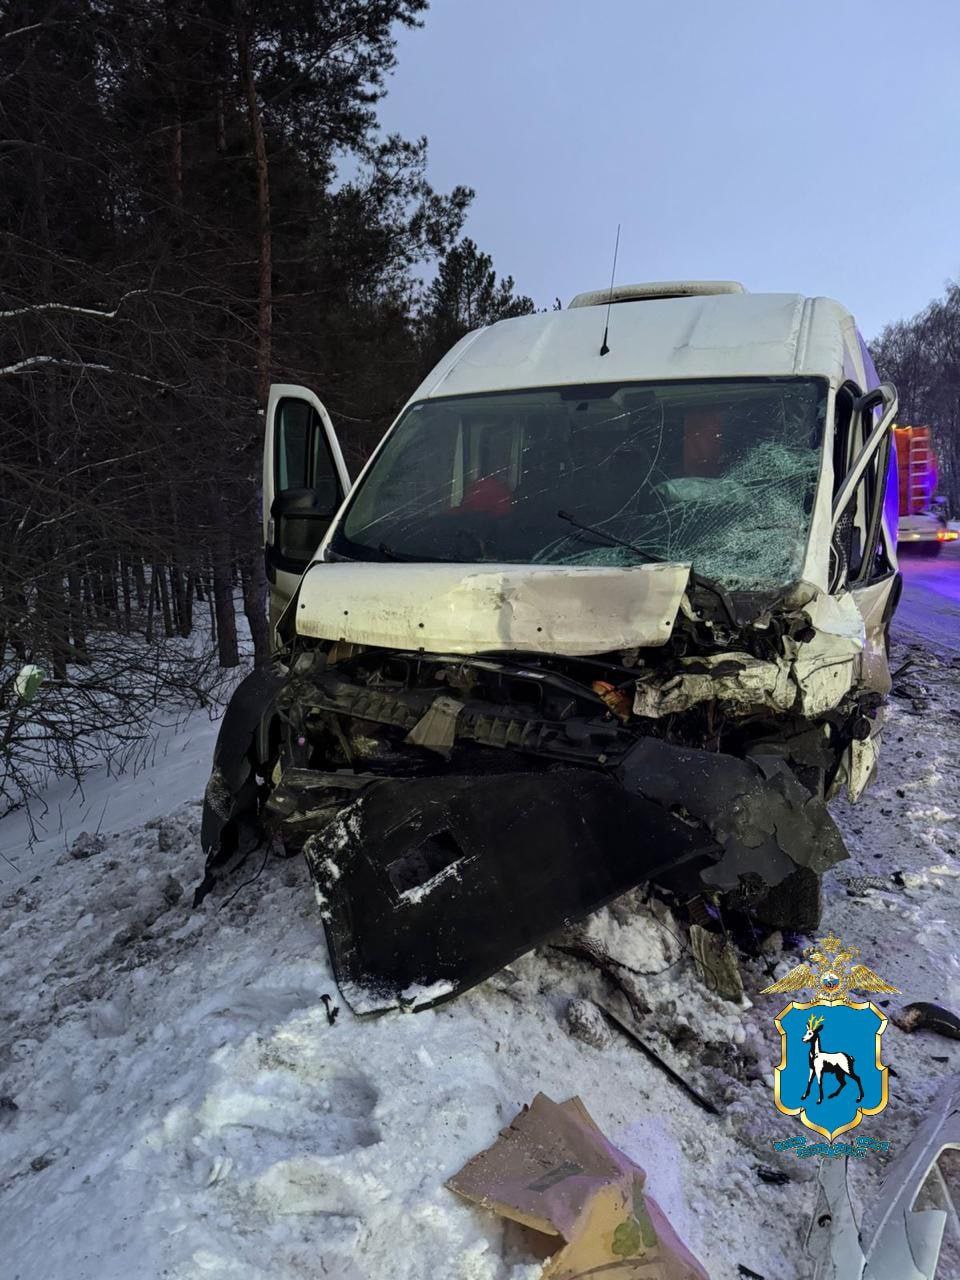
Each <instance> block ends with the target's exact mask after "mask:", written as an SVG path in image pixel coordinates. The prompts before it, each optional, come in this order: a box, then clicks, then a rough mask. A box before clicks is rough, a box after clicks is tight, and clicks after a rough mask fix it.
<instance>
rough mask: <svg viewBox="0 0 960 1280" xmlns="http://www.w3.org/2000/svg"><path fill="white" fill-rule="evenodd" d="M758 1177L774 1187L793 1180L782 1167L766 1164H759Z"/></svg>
mask: <svg viewBox="0 0 960 1280" xmlns="http://www.w3.org/2000/svg"><path fill="white" fill-rule="evenodd" d="M757 1177H758V1178H759V1179H760V1181H761V1182H766V1183H768V1184H769V1185H770V1186H772V1187H782V1186H784V1185H785V1184H786V1183H788V1182H790V1181H791V1179H790V1175H789V1174H788V1173H784V1172H783V1171H782V1170H780V1169H771V1168H769V1167H768V1166H767V1165H765V1164H758V1165H757Z"/></svg>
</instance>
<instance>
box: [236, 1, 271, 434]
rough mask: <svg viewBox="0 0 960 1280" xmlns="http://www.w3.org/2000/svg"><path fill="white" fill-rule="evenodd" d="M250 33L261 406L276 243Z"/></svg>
mask: <svg viewBox="0 0 960 1280" xmlns="http://www.w3.org/2000/svg"><path fill="white" fill-rule="evenodd" d="M250 44H251V34H250V30H249V28H248V27H247V26H246V25H243V26H241V27H240V30H239V32H238V36H237V56H238V61H239V67H240V82H241V85H242V86H243V93H244V97H245V98H246V101H247V118H248V120H249V123H250V137H251V139H252V141H253V156H254V162H255V165H256V172H257V256H258V261H259V273H258V279H257V387H256V394H257V404H258V405H259V406H260V408H261V409H262V408H263V407H264V406H265V405H266V403H267V394H268V392H269V389H270V364H271V359H272V353H271V345H272V341H273V283H272V277H273V244H272V236H271V228H270V168H269V163H268V160H267V140H266V136H265V134H264V130H263V120H262V119H261V116H260V104H259V103H258V101H257V86H256V82H255V80H254V75H253V66H252V64H251V61H250Z"/></svg>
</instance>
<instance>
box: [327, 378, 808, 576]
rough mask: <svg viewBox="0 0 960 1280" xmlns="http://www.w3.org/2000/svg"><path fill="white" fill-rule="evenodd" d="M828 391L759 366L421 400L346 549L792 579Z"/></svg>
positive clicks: (378, 465)
mask: <svg viewBox="0 0 960 1280" xmlns="http://www.w3.org/2000/svg"><path fill="white" fill-rule="evenodd" d="M826 398H827V384H826V383H825V382H822V381H819V380H816V379H810V378H762V379H761V378H757V379H750V380H743V381H732V380H722V381H710V382H673V383H662V384H651V383H626V384H620V385H606V386H601V385H596V384H591V385H586V386H573V387H546V388H537V389H531V390H522V391H504V392H498V393H493V394H483V395H473V396H463V397H458V398H449V399H440V398H438V399H434V400H423V401H419V402H418V403H416V404H413V405H411V406H410V408H409V409H408V410H407V411H406V413H405V414H404V416H403V418H402V419H401V421H400V422H399V424H398V425H397V427H396V429H395V431H394V432H393V433H392V435H391V436H390V438H389V440H388V441H387V442H386V444H385V446H384V448H383V450H382V452H381V453H380V455H379V456H378V458H377V459H376V462H375V463H374V465H373V466H372V467H371V469H370V471H369V472H368V473H367V476H366V477H365V479H364V481H363V483H362V484H361V485H360V486H359V487H358V490H357V493H356V495H355V496H354V498H353V501H352V502H351V504H350V506H349V508H348V510H347V513H346V516H345V519H344V520H343V522H342V523H341V525H340V527H339V529H338V531H337V534H336V536H335V538H334V540H333V543H332V550H333V551H334V552H335V553H337V554H341V555H346V556H350V557H353V558H362V559H378V560H446V561H455V562H458V563H497V562H499V563H513V564H577V565H616V566H625V565H635V564H641V563H644V562H645V561H649V560H652V559H656V560H672V561H684V562H686V561H691V562H692V563H693V567H694V569H695V570H696V571H697V572H698V573H700V574H701V575H702V576H704V577H708V578H712V579H714V580H716V581H718V582H722V583H723V584H725V585H726V586H728V587H730V588H731V589H735V590H736V589H741V590H762V589H768V588H771V587H777V586H781V585H783V584H785V583H787V582H790V581H791V580H793V579H795V578H796V577H797V576H798V574H799V571H800V567H801V564H802V560H803V554H804V549H805V546H806V540H807V534H808V531H809V526H810V518H811V513H812V510H813V499H814V490H815V487H816V481H817V473H818V468H819V459H820V443H821V440H822V438H823V424H824V419H825V414H826ZM574 521H575V522H576V524H577V525H580V526H583V525H587V526H590V529H589V531H587V530H585V529H583V528H578V527H575V525H574V523H573V522H574ZM615 540H616V541H615ZM623 543H629V544H631V545H630V546H624V545H623Z"/></svg>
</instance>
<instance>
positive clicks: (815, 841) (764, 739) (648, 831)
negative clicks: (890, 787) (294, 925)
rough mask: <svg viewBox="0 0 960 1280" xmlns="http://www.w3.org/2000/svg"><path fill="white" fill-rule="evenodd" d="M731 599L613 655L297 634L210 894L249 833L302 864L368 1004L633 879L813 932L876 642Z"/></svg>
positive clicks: (213, 788)
mask: <svg viewBox="0 0 960 1280" xmlns="http://www.w3.org/2000/svg"><path fill="white" fill-rule="evenodd" d="M714 603H715V604H716V602H714ZM721 603H722V604H723V609H720V608H719V606H717V611H716V612H715V615H714V617H713V618H712V619H711V618H710V617H709V616H708V615H709V608H710V606H709V602H708V601H705V599H704V598H702V597H701V598H699V599H698V598H697V597H696V595H694V596H693V597H692V600H691V599H688V598H687V597H684V608H683V610H682V611H681V617H679V618H678V620H677V624H676V626H675V628H674V631H673V634H672V636H671V638H670V640H669V642H668V643H666V644H663V645H660V646H658V647H656V648H649V649H646V650H645V649H643V648H642V647H639V648H637V649H633V650H621V651H617V652H615V653H610V654H605V655H596V656H590V655H580V656H571V655H556V654H547V653H524V654H517V653H499V652H498V653H489V654H483V655H469V654H463V653H459V652H458V653H453V654H436V653H429V652H427V653H425V652H423V651H416V650H412V651H405V650H397V649H389V648H381V647H376V646H367V645H361V644H356V643H354V642H345V641H340V642H331V641H315V640H303V639H301V638H295V639H294V640H293V641H292V642H291V646H290V649H289V650H288V652H287V653H286V655H285V656H286V660H287V665H281V664H279V663H278V664H277V665H276V666H275V667H274V668H273V669H271V670H270V671H269V672H266V673H260V674H258V675H256V676H254V677H251V678H250V679H249V680H248V681H245V682H244V683H243V684H242V685H241V686H240V687H239V689H238V692H237V696H236V698H235V701H234V703H232V704H231V709H230V711H228V717H227V719H226V720H225V722H224V728H223V731H222V732H221V735H220V740H219V741H218V746H217V752H216V755H215V760H214V772H213V776H212V777H211V781H210V784H209V786H208V790H207V802H206V805H205V810H204V822H203V845H204V850H205V852H206V853H207V857H208V863H207V875H206V877H205V880H204V883H203V885H202V886H201V890H200V891H199V892H198V900H199V897H202V894H203V893H204V892H206V891H207V890H209V888H210V887H211V885H212V883H213V882H214V880H215V877H216V872H217V867H218V865H220V864H222V863H223V861H224V860H225V859H226V858H228V857H229V856H230V853H231V851H233V852H236V853H237V854H238V855H239V856H243V853H244V850H245V849H246V848H248V847H249V846H250V843H251V840H253V841H254V842H255V840H256V838H257V835H259V838H260V839H263V838H264V835H266V836H268V837H269V836H270V834H271V832H273V833H277V834H279V835H281V836H282V839H283V842H284V843H285V845H286V847H287V849H288V850H293V851H295V850H299V849H302V850H303V852H304V853H305V855H306V859H307V862H308V864H309V867H310V870H311V873H312V875H313V878H314V881H315V884H316V889H317V895H318V899H319V902H320V907H321V911H322V915H323V921H324V925H325V928H326V932H327V937H328V942H329V945H330V951H331V954H332V957H333V962H334V966H335V969H336V975H337V978H338V981H339V983H340V985H341V988H342V990H343V992H344V996H345V998H346V999H347V1001H348V1003H349V1004H350V1005H351V1006H352V1007H353V1008H354V1009H355V1010H356V1011H357V1012H364V1013H366V1012H374V1011H377V1010H380V1009H384V1008H390V1007H395V1006H407V1007H411V1008H426V1007H429V1006H430V1005H432V1004H436V1003H438V1002H439V1001H441V1000H444V999H449V998H450V997H452V996H454V995H456V994H458V993H459V992H462V991H464V990H466V989H468V988H469V987H470V986H472V985H474V984H475V983H476V982H479V981H481V980H482V979H483V978H485V977H487V976H488V975H490V974H491V973H493V972H494V971H496V970H497V969H498V968H500V967H502V966H503V965H504V964H507V963H509V962H510V961H511V960H512V959H514V958H515V957H516V956H518V955H520V954H522V953H523V952H525V951H527V950H529V949H530V948H532V947H534V946H536V945H538V943H540V942H542V941H543V940H544V939H545V938H546V937H548V936H549V935H550V934H551V933H553V932H555V931H556V930H558V929H559V928H561V927H562V926H564V925H566V924H568V923H571V922H574V921H576V920H578V919H580V918H581V917H583V916H585V915H586V914H588V913H589V912H591V911H593V910H595V909H596V908H598V907H599V906H601V905H602V904H603V903H605V902H607V901H609V900H610V899H612V898H614V897H616V896H617V895H619V894H621V893H624V892H625V891H627V890H628V889H630V888H632V887H633V886H635V885H637V884H639V883H641V882H649V883H653V884H655V885H657V886H659V887H660V888H662V889H663V890H666V891H669V892H671V893H673V894H674V895H676V896H677V897H678V898H679V899H680V900H681V901H685V900H689V899H691V898H694V897H702V896H706V897H708V898H710V899H712V900H714V901H719V900H721V899H722V901H723V902H724V903H725V904H726V905H727V906H728V907H733V908H734V909H739V910H742V911H743V912H744V913H745V914H748V915H749V916H750V917H751V918H752V919H753V920H755V921H756V922H757V923H759V924H762V925H766V926H768V927H773V928H776V927H789V928H794V929H799V930H810V929H812V928H813V927H815V925H816V924H817V923H818V920H819V902H820V888H819V877H820V876H821V875H822V873H823V872H824V871H825V870H826V869H827V868H828V867H830V866H831V865H833V864H834V863H835V862H837V861H839V860H840V859H842V858H844V857H846V852H845V849H844V846H843V842H842V840H841V837H840V835H839V832H838V831H837V828H836V826H835V825H834V823H833V821H832V819H831V817H830V815H829V813H828V812H827V809H826V805H825V799H826V798H827V797H829V796H830V795H831V794H834V793H835V792H836V790H837V789H838V787H839V786H840V785H842V784H844V783H845V784H846V785H847V787H848V789H849V790H850V792H851V795H854V796H855V794H856V793H859V791H860V790H861V789H862V786H863V785H865V784H866V781H867V779H868V777H869V774H870V773H871V772H872V768H873V763H874V760H875V755H876V743H877V741H878V733H877V730H878V728H879V719H878V717H877V711H878V707H879V702H880V693H879V692H878V690H877V688H876V687H875V685H874V687H870V688H868V687H866V686H865V684H864V682H863V680H862V679H860V677H859V676H858V674H857V670H858V669H857V668H856V664H857V662H859V660H860V655H861V654H862V652H863V644H862V627H861V629H860V631H859V632H858V630H857V625H858V624H857V619H856V618H855V617H854V616H853V614H855V613H856V611H855V610H853V613H851V610H852V609H853V606H852V603H851V602H850V601H849V600H846V601H845V602H841V603H837V602H835V601H834V602H831V601H830V600H829V599H827V598H825V597H824V598H821V599H819V600H814V601H813V603H810V601H807V603H805V604H802V603H801V604H797V605H796V606H795V607H792V608H790V609H787V608H786V607H785V606H784V607H781V608H779V609H778V608H774V607H773V606H772V605H771V604H770V603H769V602H768V603H767V604H766V605H764V612H763V613H762V614H760V615H758V616H757V617H756V618H755V619H754V621H753V622H747V621H745V620H744V618H742V617H739V616H737V615H736V606H737V602H736V601H729V600H726V601H723V602H721ZM721 615H722V616H721ZM814 623H816V625H814ZM238 744H246V746H245V748H243V749H241V748H240V747H238Z"/></svg>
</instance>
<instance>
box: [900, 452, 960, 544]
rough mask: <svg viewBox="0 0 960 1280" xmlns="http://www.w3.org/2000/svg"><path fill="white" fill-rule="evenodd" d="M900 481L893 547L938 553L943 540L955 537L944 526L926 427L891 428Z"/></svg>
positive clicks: (953, 531)
mask: <svg viewBox="0 0 960 1280" xmlns="http://www.w3.org/2000/svg"><path fill="white" fill-rule="evenodd" d="M894 439H895V441H896V446H897V472H898V475H899V482H900V516H899V520H898V522H897V546H898V549H900V550H902V549H903V548H904V547H908V546H915V547H916V549H917V551H918V552H920V553H921V554H922V555H930V556H936V555H939V554H940V551H941V550H942V548H943V545H944V543H945V542H952V541H954V540H955V539H956V537H957V533H956V531H955V530H953V529H950V528H948V527H947V521H946V518H945V517H944V515H943V512H942V509H941V507H940V505H939V501H938V499H937V498H936V497H935V494H936V489H937V455H936V453H935V452H934V448H933V440H932V439H931V435H930V428H929V427H909V426H901V427H895V428H894Z"/></svg>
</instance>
